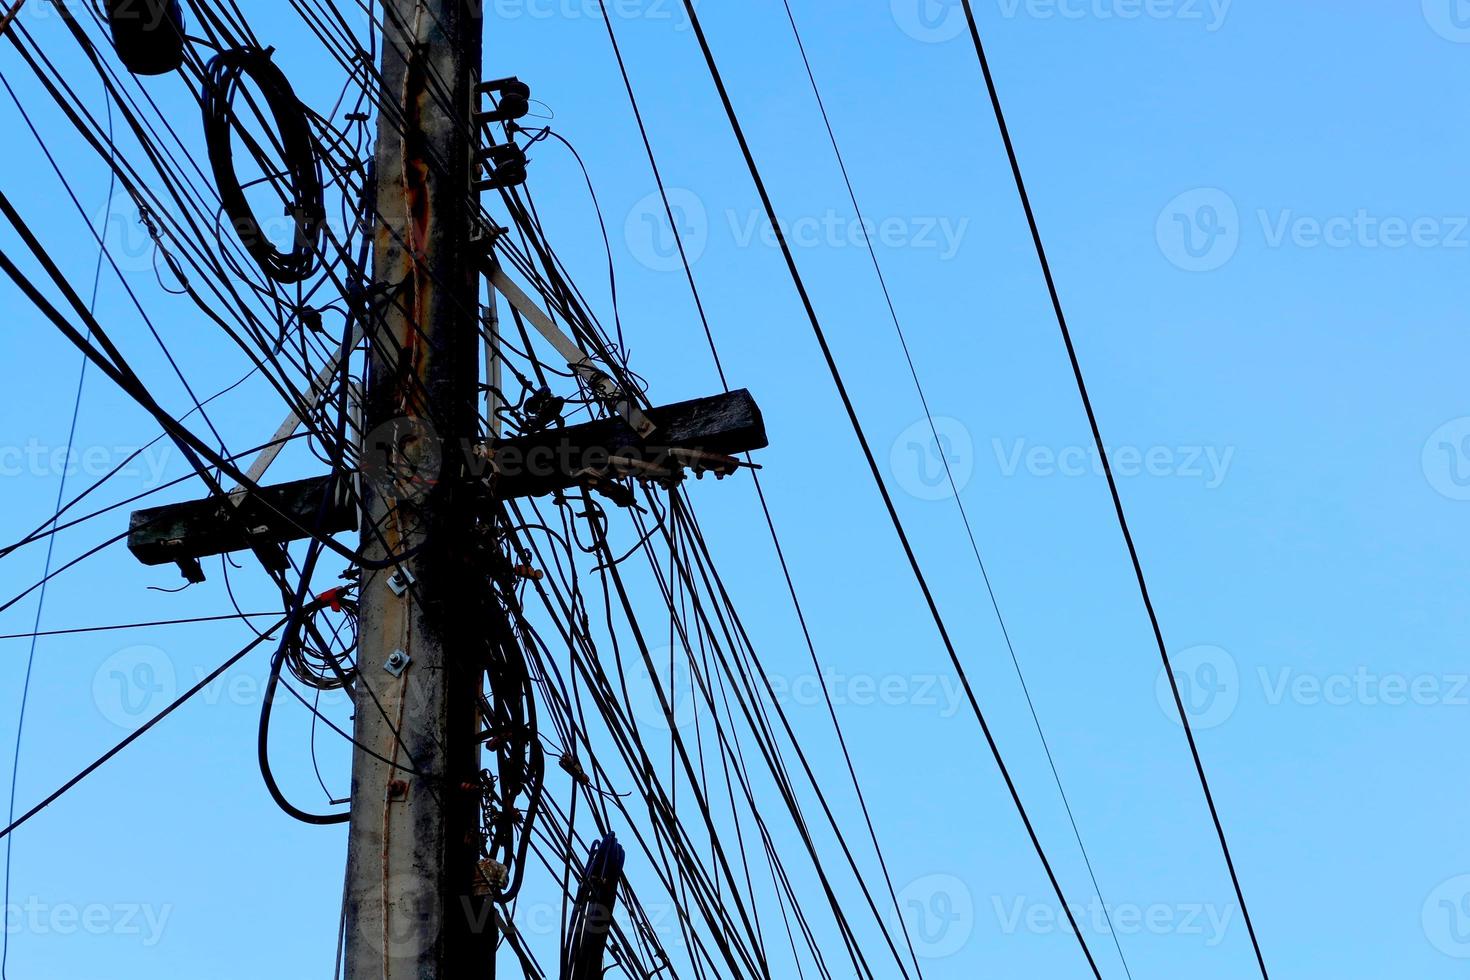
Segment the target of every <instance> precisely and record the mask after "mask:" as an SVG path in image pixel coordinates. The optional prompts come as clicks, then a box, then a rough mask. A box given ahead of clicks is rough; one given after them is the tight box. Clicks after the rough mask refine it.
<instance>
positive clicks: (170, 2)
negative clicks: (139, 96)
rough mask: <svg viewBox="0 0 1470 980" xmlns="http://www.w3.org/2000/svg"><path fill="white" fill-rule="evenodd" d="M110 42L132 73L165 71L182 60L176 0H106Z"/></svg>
mask: <svg viewBox="0 0 1470 980" xmlns="http://www.w3.org/2000/svg"><path fill="white" fill-rule="evenodd" d="M107 21H108V24H109V25H110V26H111V28H112V43H113V46H114V47H116V48H117V56H118V57H119V58H121V59H122V63H123V65H124V66H125V67H126V68H127V69H128V71H130V72H132V73H133V74H135V75H166V74H168V73H169V72H171V71H174V70H175V69H177V68H178V67H179V66H180V65H182V64H183V63H184V12H183V9H182V8H181V7H180V6H179V0H107Z"/></svg>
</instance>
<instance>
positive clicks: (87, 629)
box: [0, 612, 281, 640]
mask: <svg viewBox="0 0 1470 980" xmlns="http://www.w3.org/2000/svg"><path fill="white" fill-rule="evenodd" d="M271 616H274V617H276V618H277V619H279V618H280V617H281V614H280V613H273V612H270V613H227V614H224V615H221V616H195V617H193V618H190V619H160V620H155V621H154V622H151V623H119V624H117V625H115V626H77V627H73V628H72V629H64V630H46V631H44V632H39V633H7V634H5V635H4V636H0V640H28V639H30V638H31V637H33V636H75V635H77V634H79V633H110V632H113V631H115V630H140V629H151V628H153V627H155V626H187V625H190V624H193V623H222V622H227V621H232V620H237V619H266V618H268V617H271Z"/></svg>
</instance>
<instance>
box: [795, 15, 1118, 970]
mask: <svg viewBox="0 0 1470 980" xmlns="http://www.w3.org/2000/svg"><path fill="white" fill-rule="evenodd" d="M782 3H783V4H784V5H785V7H786V19H787V21H788V22H790V24H791V34H792V36H793V37H794V38H795V39H796V48H797V51H798V52H800V54H801V63H802V65H803V67H804V68H805V69H806V76H807V79H808V80H809V81H810V82H811V88H812V95H813V96H814V97H815V99H816V102H817V108H818V110H819V111H820V112H821V115H822V125H823V126H824V127H825V128H826V130H827V137H828V140H829V141H830V142H831V144H832V153H833V156H834V157H835V158H836V160H837V166H838V169H839V170H840V171H841V172H842V182H843V184H844V185H845V186H846V188H847V196H848V200H850V201H851V202H852V207H853V212H854V214H855V215H856V217H857V219H858V226H859V227H861V228H867V227H868V223H867V219H866V218H865V217H864V215H863V209H862V205H860V204H859V203H858V198H857V190H856V188H855V187H854V186H853V183H852V175H851V174H850V173H849V172H848V169H847V160H846V158H845V157H844V156H843V153H842V148H841V147H840V146H839V145H838V142H837V132H836V130H835V129H834V128H833V126H832V118H831V116H829V115H828V113H827V103H826V100H825V99H823V98H822V91H821V88H820V86H818V85H817V75H816V72H815V71H814V70H813V68H812V63H811V59H810V58H809V57H808V56H807V51H806V42H805V41H804V40H803V39H802V36H801V29H800V28H799V27H798V26H797V24H796V14H795V13H794V12H793V11H792V9H791V2H790V0H782ZM863 244H864V245H866V246H867V250H868V258H869V259H870V260H871V261H872V264H873V272H874V273H875V274H876V275H877V277H878V285H879V287H880V288H881V289H882V291H883V301H884V303H885V304H886V305H887V307H888V315H889V318H890V319H891V320H892V321H893V329H894V333H895V334H896V335H897V336H898V343H899V346H900V347H901V348H902V349H903V356H904V360H905V361H906V362H907V363H908V368H909V375H910V376H911V377H912V378H913V379H914V390H915V391H916V392H917V393H918V396H919V402H920V404H921V405H922V406H923V409H924V419H925V421H926V422H927V423H928V425H929V433H930V435H932V436H933V437H934V444H935V445H936V446H937V445H939V429H938V426H937V425H936V424H935V422H934V412H933V411H932V410H931V409H930V407H929V397H928V395H927V394H925V391H924V385H923V383H922V382H921V381H920V380H919V369H918V366H917V365H916V364H915V363H914V355H913V352H912V351H911V350H910V349H909V341H908V336H907V334H906V332H905V331H904V328H903V323H902V321H901V320H900V319H899V316H898V307H897V304H896V303H895V302H894V299H893V293H892V291H891V290H890V289H889V288H888V277H887V276H886V275H885V274H884V272H883V265H882V263H881V262H879V261H878V251H877V249H875V248H874V247H873V240H872V239H871V238H870V237H868V235H867V234H866V233H864V235H863ZM939 461H940V463H941V464H943V466H944V476H945V479H946V480H947V481H948V482H949V489H950V495H951V496H952V497H953V498H954V503H955V508H956V509H957V510H958V511H959V515H960V521H961V523H962V524H963V525H964V528H965V536H966V538H968V540H969V542H970V551H971V553H973V554H974V556H975V564H976V566H977V567H978V568H979V570H980V578H981V580H982V582H983V583H984V585H985V592H986V595H987V596H988V597H989V599H990V607H991V609H992V610H994V611H995V620H996V622H997V623H998V624H999V625H1000V633H1001V637H1002V638H1003V639H1004V640H1005V645H1006V651H1007V652H1008V653H1009V654H1010V659H1011V665H1012V666H1013V667H1014V668H1015V671H1016V679H1017V680H1018V681H1020V683H1021V691H1022V693H1023V694H1024V695H1025V697H1026V707H1027V708H1028V709H1029V710H1030V712H1031V721H1032V723H1033V724H1034V725H1035V727H1036V735H1037V737H1038V738H1040V739H1041V747H1042V750H1043V751H1044V752H1045V753H1046V762H1047V765H1048V766H1049V767H1050V768H1051V774H1052V779H1053V781H1055V783H1056V785H1057V793H1058V794H1060V796H1061V798H1062V806H1063V808H1064V809H1065V810H1066V811H1067V820H1068V821H1069V822H1070V823H1071V825H1072V836H1073V837H1074V838H1076V840H1077V848H1078V850H1080V851H1081V852H1082V862H1083V863H1084V864H1085V865H1086V866H1087V875H1088V877H1089V878H1090V879H1091V880H1092V889H1093V891H1094V892H1096V893H1097V900H1098V904H1099V905H1100V906H1101V907H1102V911H1103V918H1104V920H1105V921H1106V922H1107V926H1108V934H1109V935H1111V936H1112V937H1113V947H1114V949H1116V950H1117V951H1118V959H1119V960H1120V961H1121V962H1122V964H1123V972H1124V973H1126V974H1127V975H1128V978H1129V980H1133V970H1132V968H1131V967H1129V965H1128V957H1127V956H1125V955H1124V953H1123V944H1122V941H1121V940H1120V939H1119V937H1118V930H1117V929H1116V928H1114V926H1113V915H1112V912H1111V911H1109V906H1108V902H1107V899H1106V898H1104V897H1103V893H1102V886H1101V885H1099V884H1098V881H1097V872H1096V871H1095V870H1094V869H1093V865H1092V855H1091V854H1089V853H1088V850H1087V845H1086V844H1084V843H1083V842H1082V830H1081V828H1080V827H1078V825H1077V816H1076V814H1075V813H1073V811H1072V801H1071V799H1070V798H1069V797H1068V796H1067V791H1066V789H1065V788H1064V787H1063V786H1062V775H1061V773H1060V772H1059V771H1058V769H1057V763H1056V759H1055V757H1054V756H1053V755H1052V751H1051V743H1050V742H1049V741H1048V740H1047V737H1046V732H1045V730H1043V728H1042V726H1041V717H1040V715H1039V714H1038V713H1037V711H1036V702H1035V700H1034V699H1033V698H1032V696H1031V686H1030V685H1029V684H1027V683H1026V674H1025V672H1024V671H1023V670H1022V669H1021V659H1020V657H1019V656H1018V655H1017V654H1016V645H1015V643H1014V642H1012V640H1011V631H1010V627H1009V626H1008V625H1007V624H1006V620H1005V616H1003V615H1002V614H1001V611H1000V600H999V599H998V598H996V594H995V586H994V585H993V584H992V582H991V580H990V570H989V569H988V568H987V567H986V565H985V558H984V557H983V556H982V555H981V553H980V543H979V541H978V540H977V539H976V537H975V528H974V526H973V525H972V524H971V522H970V514H969V511H968V509H967V508H966V507H965V502H964V500H963V499H962V498H961V496H960V488H959V485H958V483H957V482H956V481H955V477H954V471H953V469H952V468H951V467H950V465H949V457H948V456H946V455H945V454H944V453H942V452H941V453H940V454H939Z"/></svg>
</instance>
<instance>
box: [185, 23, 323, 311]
mask: <svg viewBox="0 0 1470 980" xmlns="http://www.w3.org/2000/svg"><path fill="white" fill-rule="evenodd" d="M272 54H273V52H272V50H271V49H268V48H267V49H261V48H236V49H234V50H232V51H225V52H222V53H220V54H218V55H216V56H215V57H214V58H212V59H210V62H209V65H208V66H207V68H206V69H205V79H204V91H203V93H202V95H201V98H200V103H201V105H202V108H203V111H204V136H205V141H206V143H207V145H208V150H209V162H210V166H211V167H212V169H213V170H214V179H215V183H216V185H217V186H218V189H219V195H220V202H221V206H222V207H223V209H224V213H225V214H226V215H227V216H228V217H229V219H230V223H231V224H232V225H233V226H234V229H235V234H236V235H238V236H239V238H240V242H241V244H242V245H244V246H245V250H246V251H247V252H249V253H250V256H251V258H253V259H255V261H256V262H257V263H259V264H260V268H261V271H262V272H264V273H265V274H266V276H267V277H268V278H270V279H271V280H272V281H274V282H278V283H283V284H289V283H297V282H302V281H303V280H306V279H309V278H310V277H311V275H312V274H313V273H314V272H315V271H316V269H317V264H318V256H319V255H320V254H321V251H322V246H321V239H322V234H323V226H324V224H325V222H326V204H325V202H324V192H323V190H322V176H321V163H320V160H319V159H318V156H317V152H316V144H315V141H314V140H313V137H312V130H311V121H310V117H309V116H308V114H307V112H306V108H305V107H304V106H303V105H302V104H301V101H300V100H299V99H297V98H296V92H295V90H294V89H293V88H292V87H291V82H290V81H289V80H288V79H287V78H286V74H285V72H283V71H281V69H280V67H279V66H277V65H276V63H275V62H274V61H273V60H271V56H272ZM246 79H249V80H250V81H251V82H253V83H254V85H255V87H256V88H258V89H259V90H260V93H261V95H262V96H263V97H264V99H265V105H266V108H268V109H269V110H270V113H271V116H272V118H273V121H274V123H275V127H276V131H277V133H278V134H279V137H280V138H279V149H280V151H281V152H282V154H283V156H284V161H283V162H284V164H285V166H284V168H283V170H282V172H281V175H282V176H283V177H284V178H285V179H286V182H287V186H288V187H289V190H290V199H289V201H288V203H287V205H286V215H287V216H288V217H289V218H291V220H292V223H293V225H294V229H293V241H292V243H291V248H290V250H289V251H285V250H282V249H281V248H279V247H277V245H276V244H275V243H274V242H273V241H272V240H271V238H270V236H269V235H268V234H267V233H266V231H265V229H264V228H263V227H262V226H261V223H260V220H259V218H258V217H257V216H256V214H255V210H254V208H252V207H251V205H250V201H249V200H248V199H247V198H246V196H245V186H244V185H243V184H242V183H241V182H240V178H239V175H238V173H237V172H236V169H235V154H234V138H233V133H232V129H233V128H235V127H236V126H237V125H239V119H238V117H237V115H236V112H235V99H236V97H237V96H238V95H239V93H240V87H241V84H242V83H243V82H244V81H245V80H246Z"/></svg>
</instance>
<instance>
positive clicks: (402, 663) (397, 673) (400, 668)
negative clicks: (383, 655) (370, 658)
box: [383, 650, 413, 677]
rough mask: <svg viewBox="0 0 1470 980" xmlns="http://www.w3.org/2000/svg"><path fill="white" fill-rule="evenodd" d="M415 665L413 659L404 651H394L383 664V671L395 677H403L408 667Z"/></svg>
mask: <svg viewBox="0 0 1470 980" xmlns="http://www.w3.org/2000/svg"><path fill="white" fill-rule="evenodd" d="M411 663H413V658H412V657H410V656H409V655H408V654H406V653H404V652H403V651H402V650H394V651H393V652H392V653H390V654H388V659H387V660H386V661H385V662H384V663H383V669H384V670H386V671H387V672H388V673H390V674H392V675H393V676H394V677H402V676H403V672H404V671H405V670H407V669H408V665H409V664H411Z"/></svg>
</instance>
